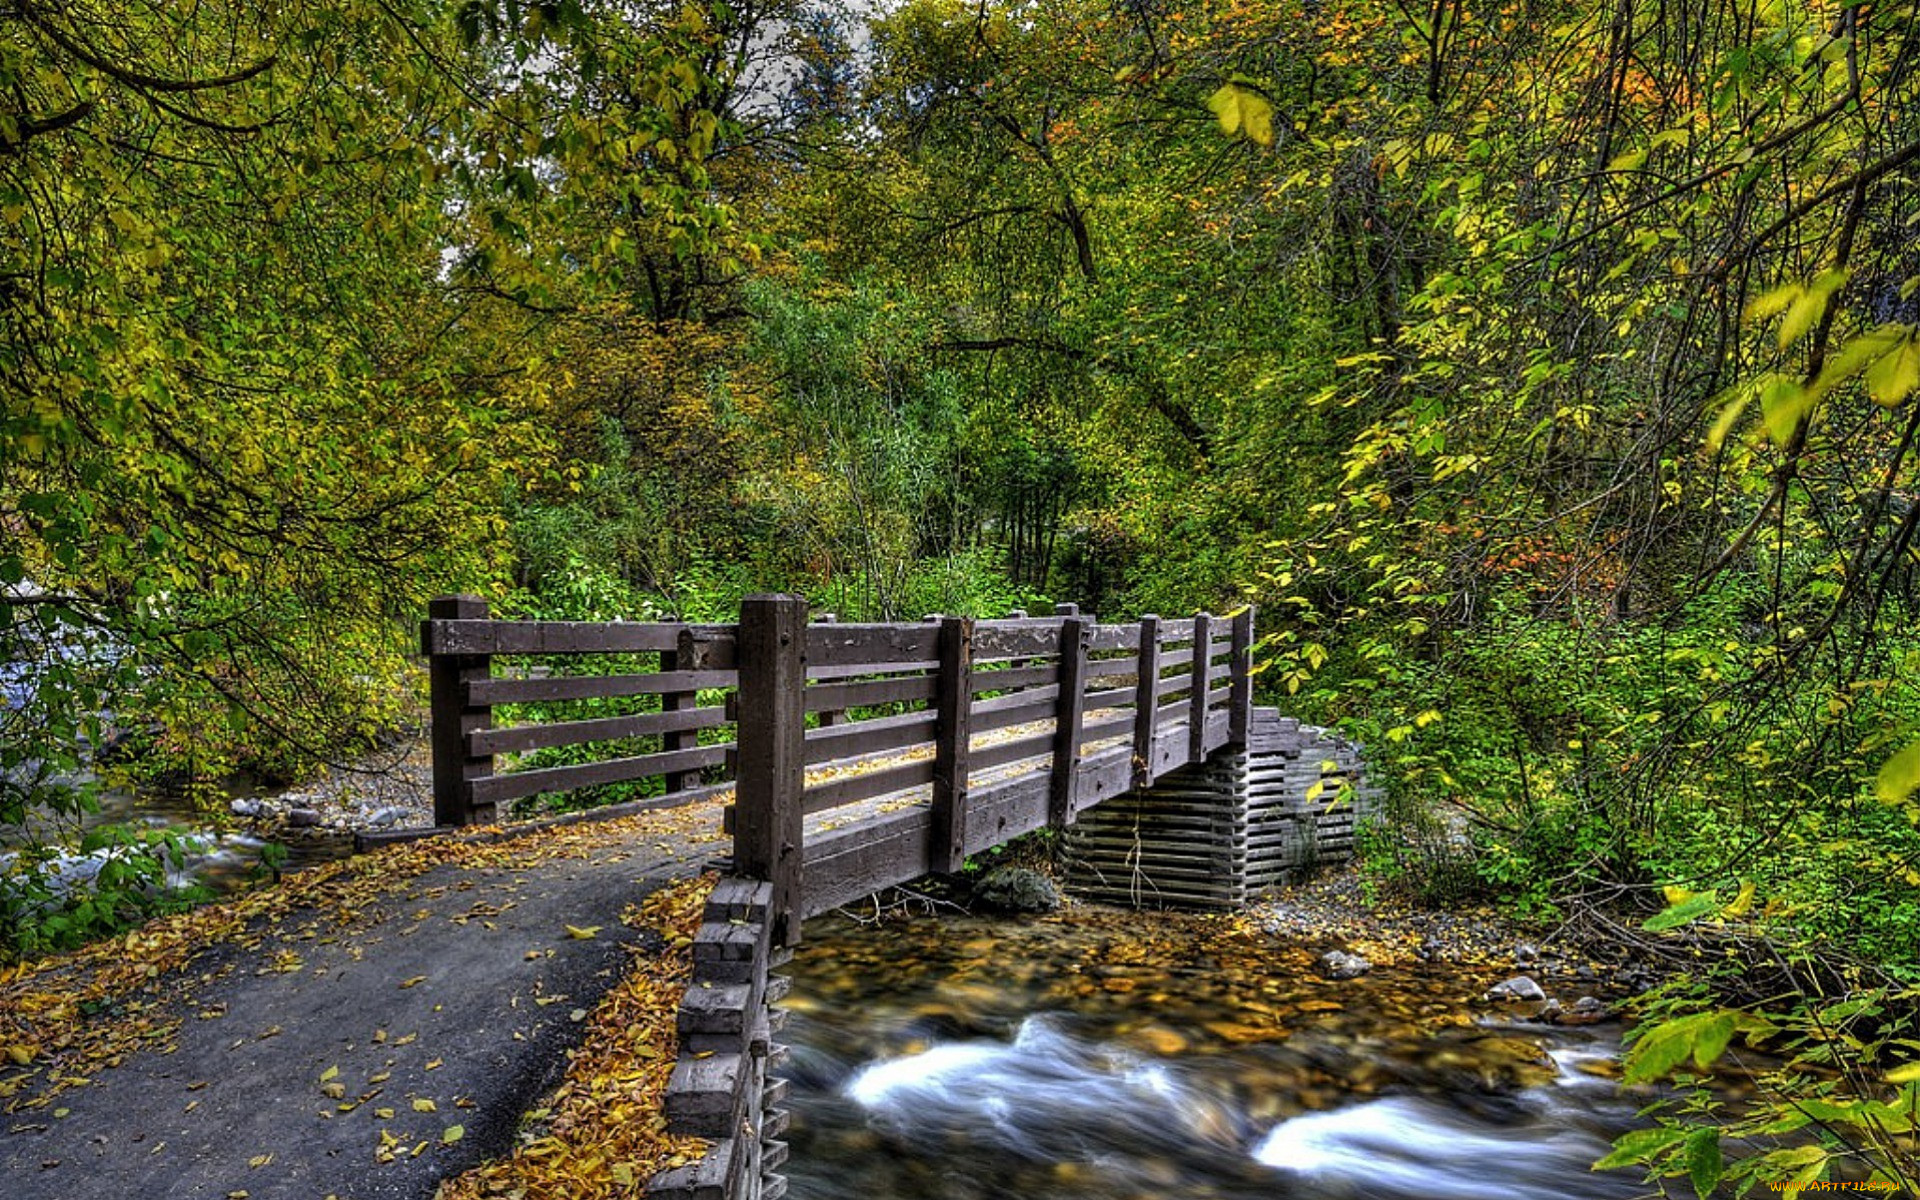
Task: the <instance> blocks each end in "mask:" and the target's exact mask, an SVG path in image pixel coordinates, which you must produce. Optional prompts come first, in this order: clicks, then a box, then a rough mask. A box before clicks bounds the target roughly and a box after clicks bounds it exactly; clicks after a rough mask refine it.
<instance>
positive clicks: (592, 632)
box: [420, 621, 687, 654]
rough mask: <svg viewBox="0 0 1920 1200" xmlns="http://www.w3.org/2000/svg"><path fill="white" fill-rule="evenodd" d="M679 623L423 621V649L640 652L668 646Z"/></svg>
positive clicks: (430, 651)
mask: <svg viewBox="0 0 1920 1200" xmlns="http://www.w3.org/2000/svg"><path fill="white" fill-rule="evenodd" d="M686 628H687V627H686V626H685V625H682V624H678V623H674V624H656V623H651V622H637V621H636V622H625V621H616V622H604V621H428V622H426V624H425V625H424V626H422V629H421V639H420V641H421V645H420V648H421V651H422V652H423V653H426V654H644V653H648V652H651V651H658V650H672V649H673V648H674V647H675V646H677V645H679V643H680V634H681V632H682V631H683V630H685V629H686Z"/></svg>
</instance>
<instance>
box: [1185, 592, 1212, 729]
mask: <svg viewBox="0 0 1920 1200" xmlns="http://www.w3.org/2000/svg"><path fill="white" fill-rule="evenodd" d="M1212 638H1213V616H1212V614H1210V613H1204V612H1202V613H1195V614H1194V615H1193V683H1192V685H1191V687H1192V689H1193V690H1192V692H1191V693H1190V694H1189V695H1188V696H1187V761H1188V762H1190V763H1197V762H1200V761H1201V760H1203V759H1205V758H1206V757H1207V672H1208V671H1210V670H1212V669H1213V658H1212V654H1211V650H1212V646H1213V642H1212Z"/></svg>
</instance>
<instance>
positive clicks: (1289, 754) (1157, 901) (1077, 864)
mask: <svg viewBox="0 0 1920 1200" xmlns="http://www.w3.org/2000/svg"><path fill="white" fill-rule="evenodd" d="M1376 798H1377V794H1376V793H1375V792H1374V791H1373V790H1372V789H1370V788H1369V787H1368V786H1367V784H1366V780H1365V778H1364V774H1363V771H1362V765H1361V762H1360V756H1359V748H1358V747H1356V746H1355V745H1353V743H1351V742H1348V741H1346V740H1345V739H1343V738H1340V737H1337V736H1335V735H1333V734H1330V733H1328V732H1327V731H1326V730H1323V729H1318V728H1315V727H1314V726H1311V725H1302V724H1301V723H1300V722H1299V721H1297V720H1294V719H1292V718H1290V717H1282V716H1281V715H1280V714H1279V713H1278V712H1277V711H1275V710H1274V709H1270V708H1261V709H1254V710H1252V713H1251V714H1250V720H1249V732H1248V737H1247V740H1246V744H1245V746H1244V747H1241V748H1237V749H1233V750H1229V751H1226V752H1223V753H1219V754H1215V755H1213V756H1212V757H1211V758H1209V759H1207V760H1206V761H1204V762H1201V763H1198V764H1195V765H1192V766H1188V767H1185V768H1182V769H1180V770H1178V771H1174V772H1171V773H1169V774H1167V775H1164V776H1162V777H1161V778H1160V779H1159V780H1158V781H1156V782H1155V783H1154V784H1153V786H1151V787H1149V788H1145V789H1141V790H1139V791H1136V792H1133V793H1131V794H1129V795H1127V796H1125V797H1122V798H1121V799H1119V800H1118V801H1115V802H1111V803H1108V804H1106V805H1103V806H1102V807H1101V808H1099V809H1098V810H1096V811H1094V812H1092V813H1089V814H1087V816H1086V818H1085V819H1084V820H1082V821H1081V822H1080V824H1079V825H1078V826H1076V827H1075V828H1074V829H1073V831H1072V832H1071V833H1070V834H1069V837H1068V845H1067V853H1068V857H1069V859H1070V860H1071V862H1072V869H1071V873H1070V884H1071V886H1072V888H1073V890H1075V891H1076V892H1078V893H1080V894H1082V895H1085V896H1088V897H1089V898H1093V899H1100V900H1108V901H1114V902H1119V903H1123V904H1132V905H1146V906H1156V905H1157V906H1166V907H1178V908H1233V907H1237V906H1239V905H1241V904H1245V903H1246V902H1247V901H1249V900H1251V899H1253V898H1254V897H1255V896H1257V895H1258V894H1259V893H1260V892H1262V891H1264V890H1266V889H1268V888H1270V887H1273V886H1275V885H1277V884H1280V883H1283V882H1286V881H1287V880H1288V879H1289V878H1292V877H1296V876H1298V875H1299V874H1301V873H1303V872H1305V871H1307V870H1309V869H1311V868H1312V867H1314V866H1316V865H1318V864H1321V863H1329V862H1338V861H1342V860H1345V859H1347V858H1349V857H1351V856H1352V854H1353V830H1354V822H1355V820H1356V819H1357V818H1358V817H1360V816H1363V815H1364V814H1365V813H1366V812H1367V811H1369V810H1370V809H1371V808H1372V807H1373V805H1374V803H1375V801H1376Z"/></svg>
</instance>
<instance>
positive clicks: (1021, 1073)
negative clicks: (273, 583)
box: [843, 1017, 1240, 1159]
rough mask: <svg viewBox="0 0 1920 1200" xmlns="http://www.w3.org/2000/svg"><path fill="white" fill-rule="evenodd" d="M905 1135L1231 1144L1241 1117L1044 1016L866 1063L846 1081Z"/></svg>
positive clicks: (1025, 1149)
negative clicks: (997, 1037) (996, 1033)
mask: <svg viewBox="0 0 1920 1200" xmlns="http://www.w3.org/2000/svg"><path fill="white" fill-rule="evenodd" d="M843 1091H844V1093H845V1094H846V1095H847V1097H848V1098H850V1099H852V1100H853V1101H855V1102H856V1103H858V1104H859V1105H860V1106H861V1107H863V1108H865V1109H866V1110H867V1112H868V1114H869V1116H870V1118H871V1119H872V1120H873V1121H874V1122H875V1123H877V1124H879V1125H881V1126H882V1127H885V1128H887V1129H889V1130H891V1131H893V1132H894V1133H896V1134H901V1135H904V1136H907V1137H909V1138H919V1137H924V1136H929V1135H938V1136H940V1137H946V1136H949V1135H952V1134H954V1133H956V1132H964V1133H967V1134H969V1135H971V1136H973V1137H982V1136H984V1137H986V1138H988V1139H990V1140H991V1141H992V1142H994V1143H995V1144H997V1145H998V1146H999V1147H1000V1148H1002V1149H1005V1150H1010V1151H1012V1152H1014V1153H1017V1154H1020V1155H1023V1156H1025V1157H1029V1158H1034V1159H1049V1158H1058V1157H1061V1156H1063V1155H1068V1156H1072V1155H1074V1154H1075V1152H1077V1151H1086V1150H1088V1149H1089V1148H1097V1147H1099V1146H1101V1145H1103V1144H1107V1143H1114V1144H1122V1145H1124V1144H1126V1143H1128V1142H1137V1140H1138V1139H1140V1138H1143V1137H1144V1138H1149V1139H1160V1138H1165V1137H1169V1136H1173V1137H1179V1138H1182V1139H1187V1140H1196V1139H1197V1140H1200V1141H1205V1142H1210V1143H1213V1144H1215V1145H1219V1146H1223V1147H1224V1146H1231V1145H1233V1144H1235V1143H1236V1142H1237V1141H1238V1138H1239V1133H1240V1130H1239V1122H1238V1121H1237V1120H1236V1119H1235V1118H1234V1117H1233V1115H1232V1114H1231V1113H1230V1112H1229V1111H1228V1110H1227V1109H1226V1108H1225V1107H1224V1106H1223V1105H1222V1104H1221V1103H1220V1102H1219V1101H1218V1100H1217V1099H1216V1098H1214V1097H1212V1096H1209V1095H1206V1094H1205V1093H1203V1092H1200V1091H1198V1090H1196V1089H1194V1088H1191V1087H1187V1086H1185V1085H1183V1084H1182V1083H1181V1082H1180V1081H1179V1080H1177V1079H1176V1078H1175V1077H1174V1075H1173V1073H1172V1072H1171V1071H1169V1070H1168V1069H1167V1068H1166V1067H1164V1066H1161V1065H1159V1064H1157V1063H1146V1062H1143V1061H1141V1060H1140V1059H1139V1058H1137V1057H1135V1056H1133V1055H1130V1054H1126V1053H1124V1052H1121V1051H1117V1050H1109V1049H1105V1048H1102V1047H1098V1046H1092V1045H1088V1044H1087V1043H1084V1042H1081V1041H1078V1040H1076V1039H1074V1038H1072V1037H1069V1036H1068V1035H1066V1034H1064V1033H1062V1032H1060V1030H1059V1029H1057V1028H1056V1027H1055V1026H1054V1025H1053V1023H1051V1022H1049V1021H1048V1020H1046V1019H1045V1018H1042V1017H1033V1018H1029V1019H1027V1020H1026V1021H1023V1022H1022V1023H1021V1025H1020V1029H1019V1032H1018V1033H1017V1034H1016V1035H1015V1037H1014V1039H1013V1041H1011V1042H991V1041H975V1042H952V1043H947V1044H944V1045H939V1046H934V1047H932V1048H930V1049H927V1050H924V1051H922V1052H920V1053H918V1054H910V1055H906V1056H904V1057H901V1058H895V1059H889V1060H886V1061H883V1062H878V1063H873V1064H871V1065H869V1066H867V1067H865V1068H863V1069H861V1070H860V1071H859V1072H858V1073H857V1074H855V1075H854V1076H853V1078H852V1079H850V1080H849V1081H848V1082H847V1083H846V1084H845V1086H844V1088H843Z"/></svg>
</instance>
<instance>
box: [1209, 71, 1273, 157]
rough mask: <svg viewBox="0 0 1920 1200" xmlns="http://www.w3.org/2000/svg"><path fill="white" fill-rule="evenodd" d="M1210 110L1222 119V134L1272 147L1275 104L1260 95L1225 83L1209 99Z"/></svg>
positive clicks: (1245, 88)
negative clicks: (1240, 137) (1244, 138)
mask: <svg viewBox="0 0 1920 1200" xmlns="http://www.w3.org/2000/svg"><path fill="white" fill-rule="evenodd" d="M1207 107H1208V108H1209V109H1210V110H1212V112H1213V115H1214V116H1216V117H1218V118H1220V130H1221V132H1223V133H1230V134H1231V133H1238V134H1240V135H1242V136H1243V137H1246V138H1247V139H1248V140H1250V141H1254V142H1258V143H1259V144H1261V145H1262V146H1271V145H1273V105H1272V104H1270V103H1268V101H1267V99H1266V97H1264V96H1262V95H1260V94H1259V93H1258V92H1255V91H1253V90H1252V89H1250V88H1247V87H1244V86H1242V85H1240V84H1238V83H1227V84H1223V85H1221V87H1220V90H1219V91H1216V92H1215V93H1214V94H1213V95H1211V96H1209V97H1208V98H1207Z"/></svg>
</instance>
